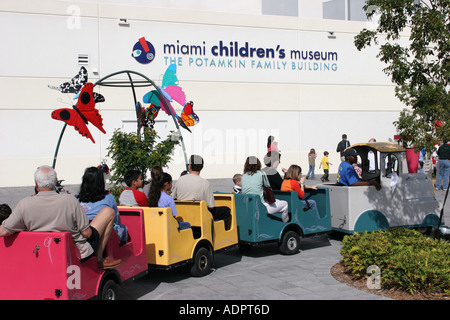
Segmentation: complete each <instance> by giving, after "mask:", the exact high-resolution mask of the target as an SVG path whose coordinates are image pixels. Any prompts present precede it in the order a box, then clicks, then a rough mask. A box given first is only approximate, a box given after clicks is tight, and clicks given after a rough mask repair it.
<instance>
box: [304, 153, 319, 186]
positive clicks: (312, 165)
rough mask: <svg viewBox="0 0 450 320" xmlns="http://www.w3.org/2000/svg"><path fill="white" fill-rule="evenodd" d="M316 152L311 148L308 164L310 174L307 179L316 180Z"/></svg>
mask: <svg viewBox="0 0 450 320" xmlns="http://www.w3.org/2000/svg"><path fill="white" fill-rule="evenodd" d="M316 158H317V154H316V150H315V149H314V148H311V150H309V153H308V163H309V170H308V174H307V175H306V179H309V178H311V179H314V177H315V176H314V169H315V168H316Z"/></svg>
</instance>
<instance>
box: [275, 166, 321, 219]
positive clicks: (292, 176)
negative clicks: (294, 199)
mask: <svg viewBox="0 0 450 320" xmlns="http://www.w3.org/2000/svg"><path fill="white" fill-rule="evenodd" d="M305 180H306V179H305V178H304V177H303V178H302V168H300V166H298V165H295V164H293V165H291V166H290V167H289V169H288V170H287V172H286V175H285V177H284V180H283V183H282V185H281V191H296V192H297V194H298V198H299V199H300V200H301V201H302V202H303V206H304V209H306V210H308V209H314V208H316V207H317V206H316V202H315V201H314V200H304V198H305V189H313V190H317V187H316V186H307V185H305Z"/></svg>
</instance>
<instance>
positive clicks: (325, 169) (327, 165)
mask: <svg viewBox="0 0 450 320" xmlns="http://www.w3.org/2000/svg"><path fill="white" fill-rule="evenodd" d="M328 155H329V152H328V151H324V153H323V158H322V161H320V164H319V169H320V168H321V167H323V173H324V175H323V176H322V178H320V180H321V181H322V182H328V181H330V180H328V172H329V169H330V166H331V165H333V164H332V163H331V162H330V161H328Z"/></svg>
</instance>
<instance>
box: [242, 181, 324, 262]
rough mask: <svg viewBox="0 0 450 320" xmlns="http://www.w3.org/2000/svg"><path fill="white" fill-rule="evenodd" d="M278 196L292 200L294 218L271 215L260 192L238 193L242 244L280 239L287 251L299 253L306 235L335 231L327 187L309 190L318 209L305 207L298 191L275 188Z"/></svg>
mask: <svg viewBox="0 0 450 320" xmlns="http://www.w3.org/2000/svg"><path fill="white" fill-rule="evenodd" d="M274 194H275V197H276V198H277V199H280V200H285V201H287V202H288V206H289V216H290V220H289V222H287V223H283V222H282V220H281V214H268V213H267V210H266V207H265V206H264V205H263V204H262V203H261V199H260V197H259V196H258V195H251V194H235V197H234V199H235V203H236V219H237V225H238V237H239V243H240V244H241V245H250V246H255V245H259V244H262V243H269V242H277V243H278V245H279V249H280V251H281V253H283V254H295V253H297V252H298V250H299V248H300V241H301V238H303V237H308V236H312V235H317V234H320V233H326V232H331V217H330V208H329V195H328V189H327V188H318V190H307V191H306V196H305V198H306V199H308V200H310V201H311V200H314V201H315V202H316V204H317V206H316V208H309V209H304V206H303V203H302V202H301V201H300V200H299V198H298V195H297V193H296V192H294V191H293V192H283V191H274Z"/></svg>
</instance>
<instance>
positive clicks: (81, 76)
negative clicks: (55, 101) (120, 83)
mask: <svg viewBox="0 0 450 320" xmlns="http://www.w3.org/2000/svg"><path fill="white" fill-rule="evenodd" d="M87 82H88V72H87V70H86V68H85V67H83V66H82V67H81V68H80V71H78V73H77V74H76V75H75V76H74V77H73V78H72V79H71V80H70V81H67V82H64V83H62V84H61V85H59V86H58V87H55V86H51V85H49V86H48V87H49V88H50V89H55V90H59V91H60V92H62V93H75V94H77V95H75V97H74V99H77V98H78V93H79V92H80V90H81V88H83V86H84V85H85V84H86V83H87ZM93 95H94V101H95V102H96V103H97V102H104V101H105V98H104V97H103V96H102V95H101V94H99V93H97V92H94V93H93Z"/></svg>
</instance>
